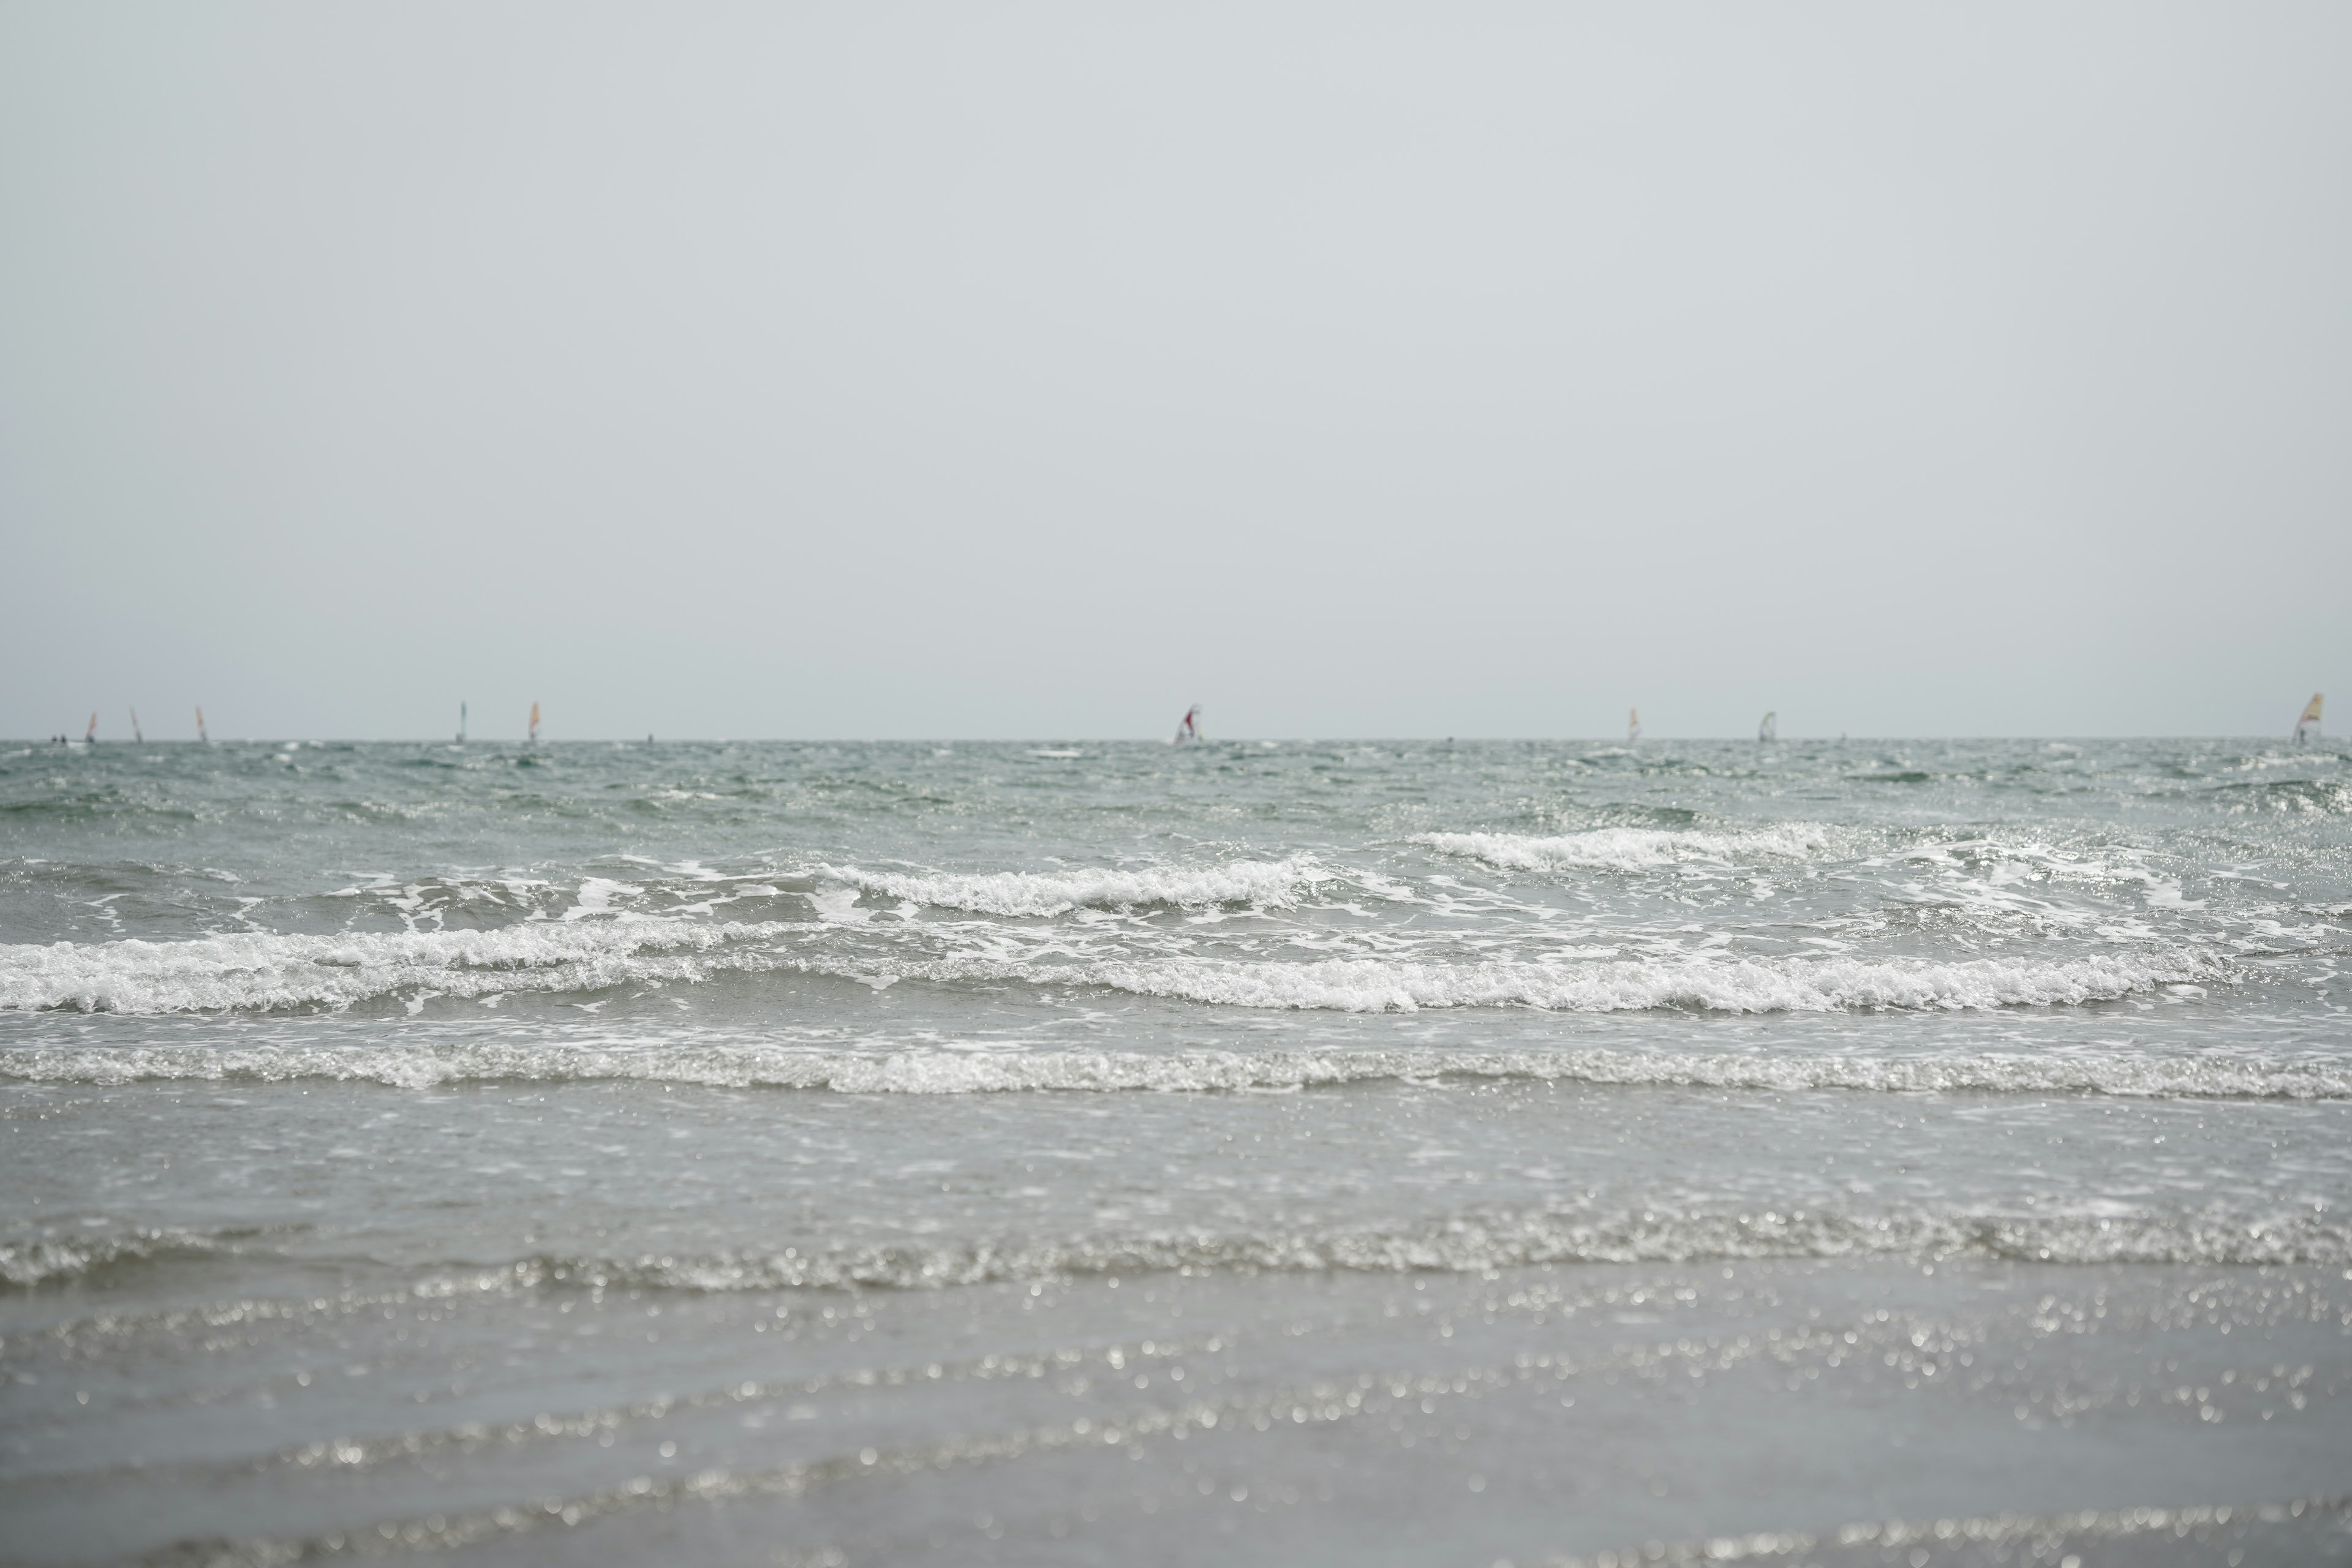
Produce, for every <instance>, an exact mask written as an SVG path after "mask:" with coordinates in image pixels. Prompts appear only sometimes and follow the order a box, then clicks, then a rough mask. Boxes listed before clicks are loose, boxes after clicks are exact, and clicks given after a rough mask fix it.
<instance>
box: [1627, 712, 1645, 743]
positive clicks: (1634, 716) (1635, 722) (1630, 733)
mask: <svg viewBox="0 0 2352 1568" xmlns="http://www.w3.org/2000/svg"><path fill="white" fill-rule="evenodd" d="M1641 738H1642V710H1640V709H1639V708H1628V709H1626V710H1625V743H1626V744H1627V745H1629V746H1630V745H1632V744H1633V742H1636V741H1638V740H1640V739H1641Z"/></svg>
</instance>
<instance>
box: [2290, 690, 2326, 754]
mask: <svg viewBox="0 0 2352 1568" xmlns="http://www.w3.org/2000/svg"><path fill="white" fill-rule="evenodd" d="M2325 696H2326V692H2324V691H2315V692H2313V693H2312V694H2311V703H2310V706H2308V707H2306V708H2305V709H2304V710H2303V717H2302V718H2300V719H2298V720H2296V721H2294V740H2295V744H2297V745H2301V744H2303V743H2304V742H2306V741H2316V740H2317V739H2319V700H2320V699H2321V698H2323V697H2325Z"/></svg>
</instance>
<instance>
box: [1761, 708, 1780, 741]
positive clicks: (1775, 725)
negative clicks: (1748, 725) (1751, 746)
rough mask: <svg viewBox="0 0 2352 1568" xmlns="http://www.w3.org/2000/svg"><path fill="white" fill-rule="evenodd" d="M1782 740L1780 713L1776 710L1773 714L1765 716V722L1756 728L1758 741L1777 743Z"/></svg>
mask: <svg viewBox="0 0 2352 1568" xmlns="http://www.w3.org/2000/svg"><path fill="white" fill-rule="evenodd" d="M1756 739H1757V740H1758V741H1759V742H1761V741H1777V740H1779V739H1780V710H1779V709H1777V708H1776V709H1774V710H1772V711H1771V712H1769V713H1767V714H1765V715H1764V721H1763V722H1762V723H1761V724H1759V725H1757V726H1756Z"/></svg>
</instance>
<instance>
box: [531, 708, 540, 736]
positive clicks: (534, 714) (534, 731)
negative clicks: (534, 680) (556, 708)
mask: <svg viewBox="0 0 2352 1568" xmlns="http://www.w3.org/2000/svg"><path fill="white" fill-rule="evenodd" d="M530 743H531V744H532V745H534V746H536V745H537V744H539V704H538V703H536V702H534V703H532V704H531V705H530Z"/></svg>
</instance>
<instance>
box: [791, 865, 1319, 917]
mask: <svg viewBox="0 0 2352 1568" xmlns="http://www.w3.org/2000/svg"><path fill="white" fill-rule="evenodd" d="M821 869H822V871H823V873H824V875H825V876H827V877H830V878H832V879H835V881H840V882H846V883H848V884H849V885H850V886H851V887H853V888H857V889H862V890H864V891H866V892H870V893H884V894H887V895H888V896H889V897H891V898H894V899H904V900H909V901H911V902H914V903H919V904H929V905H932V906H934V907H936V908H940V909H952V910H971V911H972V912H974V913H976V914H989V915H1035V916H1052V915H1061V914H1067V913H1068V912H1069V911H1070V910H1075V909H1085V908H1098V909H1126V908H1132V907H1134V906H1137V905H1141V904H1173V905H1176V906H1178V907H1180V908H1184V909H1200V908H1204V907H1209V906H1213V905H1218V904H1254V905H1256V906H1257V907H1259V908H1261V909H1285V908H1288V907H1289V906H1290V905H1292V904H1293V903H1295V902H1296V901H1297V898H1298V895H1299V893H1300V892H1301V891H1303V890H1304V889H1307V888H1309V887H1311V886H1313V885H1314V884H1315V883H1317V882H1318V881H1322V880H1324V879H1326V877H1327V875H1328V874H1327V873H1325V872H1324V871H1322V870H1321V869H1320V868H1318V867H1317V866H1316V864H1315V862H1314V861H1313V860H1311V859H1309V858H1306V857H1304V856H1300V857H1295V858H1290V859H1286V860H1270V861H1268V860H1236V861H1232V862H1229V863H1227V864H1225V865H1223V866H1207V867H1197V868H1186V867H1174V866H1161V867H1150V868H1144V869H1139V870H1109V869H1102V870H1093V869H1088V870H1073V871H998V872H993V873H983V874H978V875H968V876H958V875H953V874H950V873H943V872H898V871H867V870H864V869H861V868H858V867H856V866H825V867H823V868H821Z"/></svg>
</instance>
